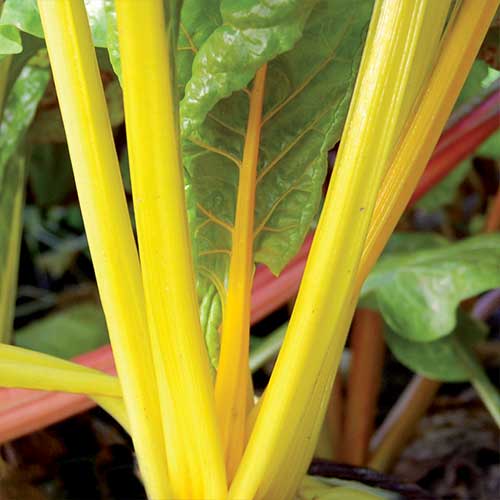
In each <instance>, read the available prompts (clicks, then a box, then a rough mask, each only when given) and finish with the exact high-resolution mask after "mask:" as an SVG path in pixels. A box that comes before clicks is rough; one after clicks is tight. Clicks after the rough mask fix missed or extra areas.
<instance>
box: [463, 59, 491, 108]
mask: <svg viewBox="0 0 500 500" xmlns="http://www.w3.org/2000/svg"><path fill="white" fill-rule="evenodd" d="M487 80H488V65H487V64H486V63H485V62H484V61H479V60H477V61H474V64H473V65H472V68H471V70H470V72H469V75H468V76H467V80H465V83H464V86H463V87H462V90H461V92H460V95H459V96H458V99H457V102H456V104H455V107H456V108H457V107H459V106H461V105H462V104H465V103H467V102H469V101H471V100H472V99H474V98H475V97H478V96H479V95H481V93H482V92H483V91H484V89H485V85H484V82H485V81H487Z"/></svg>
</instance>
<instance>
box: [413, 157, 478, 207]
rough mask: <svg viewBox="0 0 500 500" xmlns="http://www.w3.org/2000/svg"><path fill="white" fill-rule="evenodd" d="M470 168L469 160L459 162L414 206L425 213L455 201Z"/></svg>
mask: <svg viewBox="0 0 500 500" xmlns="http://www.w3.org/2000/svg"><path fill="white" fill-rule="evenodd" d="M472 167H473V165H472V160H471V159H470V158H468V159H467V160H464V161H463V162H461V163H460V165H458V166H457V167H455V168H454V169H453V170H452V171H451V172H450V173H449V174H448V175H447V176H446V177H445V178H444V179H443V180H442V181H441V182H440V183H439V184H437V185H436V186H434V187H433V188H432V189H431V190H430V191H429V192H428V193H427V194H426V195H425V196H424V197H422V198H421V199H420V200H419V202H418V203H417V205H416V206H417V207H418V208H421V209H423V210H425V211H427V212H433V211H436V210H439V209H440V208H441V207H443V206H445V205H449V204H451V203H452V202H453V200H454V199H455V196H456V194H457V190H458V188H459V186H460V184H462V182H463V181H464V179H465V178H466V177H467V175H468V173H469V172H470V171H471V170H472Z"/></svg>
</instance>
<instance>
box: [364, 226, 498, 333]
mask: <svg viewBox="0 0 500 500" xmlns="http://www.w3.org/2000/svg"><path fill="white" fill-rule="evenodd" d="M498 286H500V234H487V235H481V236H475V237H472V238H468V239H465V240H462V241H459V242H457V243H450V244H449V245H445V246H441V247H438V248H434V249H429V250H418V251H415V252H408V253H401V254H396V255H388V256H383V257H382V258H381V259H380V261H379V262H378V263H377V265H376V266H375V268H374V269H373V271H372V272H371V274H370V275H369V276H368V279H367V280H366V282H365V285H364V287H363V292H362V293H363V294H364V295H366V294H368V293H373V294H374V295H375V297H376V301H377V305H378V308H379V310H380V312H381V313H382V315H383V317H384V319H385V321H386V323H387V324H388V325H389V326H390V327H391V329H392V330H394V331H395V332H396V333H398V334H399V335H401V336H403V337H405V338H408V339H409V340H413V341H417V342H429V341H432V340H436V339H439V338H441V337H444V336H445V335H447V334H449V333H450V332H451V331H452V330H453V329H454V328H455V325H456V317H455V311H456V308H457V306H458V304H459V303H460V302H461V301H462V300H464V299H466V298H468V297H473V296H475V295H477V294H479V293H481V292H484V291H485V290H490V289H492V288H496V287H498Z"/></svg>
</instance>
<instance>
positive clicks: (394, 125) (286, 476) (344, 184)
mask: <svg viewBox="0 0 500 500" xmlns="http://www.w3.org/2000/svg"><path fill="white" fill-rule="evenodd" d="M440 3H441V2H440ZM446 4H447V5H448V6H449V4H450V2H446ZM435 7H436V5H435V3H434V2H431V1H430V0H422V1H421V2H414V1H413V0H411V1H410V0H405V1H401V2H391V1H377V2H376V4H375V12H374V15H373V20H372V23H371V24H370V30H369V33H368V39H367V42H366V47H365V50H364V53H363V59H362V62H361V68H360V71H359V74H358V80H357V83H356V88H355V91H354V95H353V98H352V102H351V107H350V111H349V115H348V118H347V123H346V126H345V130H344V134H343V138H342V141H341V147H340V150H339V155H338V157H337V162H336V166H335V170H336V174H335V176H334V178H333V183H331V184H330V188H329V190H328V194H327V197H326V200H325V206H324V208H323V211H322V214H321V218H320V221H319V225H318V229H317V232H316V236H315V239H314V242H313V245H312V248H311V252H310V255H309V259H308V262H307V266H306V270H305V273H304V277H303V279H302V284H301V288H300V291H299V295H298V297H297V302H296V305H295V308H294V311H293V314H292V318H291V320H290V325H289V328H288V331H287V334H286V337H285V342H284V344H283V347H282V349H281V352H280V355H279V357H278V360H277V363H276V366H275V368H274V371H273V374H272V377H271V381H270V383H269V386H268V388H267V390H266V393H265V395H264V401H263V403H262V408H261V409H260V412H259V414H258V416H257V420H256V423H255V427H254V430H253V432H252V434H251V436H250V440H249V443H248V445H247V448H246V451H245V454H244V456H243V460H242V462H241V465H240V468H239V469H238V472H237V474H236V476H235V478H234V481H233V484H232V486H231V490H230V498H234V499H237V498H257V499H260V498H273V499H280V498H288V497H290V496H292V495H293V494H294V492H295V490H296V489H297V487H298V485H299V484H300V480H301V477H302V476H303V474H304V472H305V470H306V469H307V466H308V464H309V461H310V458H311V455H312V452H313V450H314V446H315V442H316V438H317V434H318V432H319V429H320V426H321V422H322V420H323V417H324V413H325V411H326V406H327V403H328V398H329V393H330V390H331V387H332V384H333V378H334V375H335V371H336V368H337V366H338V363H339V360H340V355H341V353H342V349H343V347H344V343H345V337H346V334H347V330H348V327H349V323H350V321H351V318H352V314H353V309H354V306H355V300H353V292H354V291H355V285H356V274H357V267H358V264H359V260H360V257H361V253H362V250H363V247H364V243H365V238H366V234H367V232H368V227H369V224H370V220H371V214H372V211H373V207H374V204H375V200H376V197H377V192H378V189H379V186H380V183H381V181H382V178H383V176H384V173H385V172H386V169H387V165H388V162H389V159H390V156H391V154H392V151H393V148H394V146H395V144H396V142H397V140H398V137H399V135H400V132H401V125H402V123H404V122H405V120H406V116H404V115H405V114H407V113H408V112H409V110H410V109H411V108H412V107H413V104H414V98H415V96H416V95H417V94H418V92H419V89H415V90H412V91H410V94H409V95H410V96H411V100H412V101H413V102H410V103H406V102H405V101H406V99H408V95H407V94H406V91H407V89H408V87H409V88H412V87H411V85H412V82H409V81H408V78H409V75H410V74H411V71H410V70H409V68H411V67H412V66H413V61H415V60H418V59H419V58H422V57H423V58H426V59H427V61H428V64H430V63H431V62H432V58H431V57H429V55H428V54H422V53H421V51H420V48H421V47H422V46H425V42H424V39H425V37H426V36H427V35H428V34H431V33H433V32H434V30H437V31H438V32H439V33H441V32H442V30H443V26H444V20H445V17H444V16H436V17H435V18H432V17H431V19H430V22H427V21H428V20H429V16H428V10H429V9H433V8H435ZM424 21H425V22H424ZM401 68H405V69H404V70H403V71H402V70H401ZM381 122H382V123H383V126H381Z"/></svg>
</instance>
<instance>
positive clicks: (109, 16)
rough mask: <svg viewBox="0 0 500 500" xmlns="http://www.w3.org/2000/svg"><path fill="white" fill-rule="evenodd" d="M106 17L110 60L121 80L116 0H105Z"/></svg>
mask: <svg viewBox="0 0 500 500" xmlns="http://www.w3.org/2000/svg"><path fill="white" fill-rule="evenodd" d="M104 12H105V18H106V46H107V47H108V54H109V60H110V61H111V65H112V66H113V70H114V72H115V74H116V75H117V76H118V79H119V80H121V75H122V64H121V61H120V46H119V43H118V24H117V21H116V10H115V2H114V0H104Z"/></svg>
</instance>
